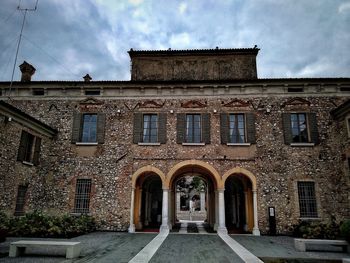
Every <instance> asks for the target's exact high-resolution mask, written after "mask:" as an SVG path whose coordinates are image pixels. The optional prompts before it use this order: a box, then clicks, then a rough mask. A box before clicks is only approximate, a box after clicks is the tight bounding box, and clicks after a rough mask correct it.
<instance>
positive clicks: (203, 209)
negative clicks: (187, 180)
mask: <svg viewBox="0 0 350 263" xmlns="http://www.w3.org/2000/svg"><path fill="white" fill-rule="evenodd" d="M200 198H201V212H204V211H205V192H204V191H201V194H200Z"/></svg>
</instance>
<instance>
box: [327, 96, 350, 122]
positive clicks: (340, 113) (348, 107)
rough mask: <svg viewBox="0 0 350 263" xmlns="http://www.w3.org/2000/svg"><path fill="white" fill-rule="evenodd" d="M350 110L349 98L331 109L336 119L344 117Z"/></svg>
mask: <svg viewBox="0 0 350 263" xmlns="http://www.w3.org/2000/svg"><path fill="white" fill-rule="evenodd" d="M349 112H350V100H347V101H346V102H344V103H343V104H341V105H340V106H338V107H337V108H335V109H334V110H332V111H331V115H332V116H333V118H334V119H336V120H339V119H342V118H343V117H344V116H345V115H347V114H348V113H349Z"/></svg>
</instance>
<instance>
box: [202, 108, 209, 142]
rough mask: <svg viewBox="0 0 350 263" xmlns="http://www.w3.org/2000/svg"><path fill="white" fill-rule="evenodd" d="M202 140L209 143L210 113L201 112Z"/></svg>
mask: <svg viewBox="0 0 350 263" xmlns="http://www.w3.org/2000/svg"><path fill="white" fill-rule="evenodd" d="M202 136H203V138H202V141H203V142H204V143H205V144H210V113H203V114H202Z"/></svg>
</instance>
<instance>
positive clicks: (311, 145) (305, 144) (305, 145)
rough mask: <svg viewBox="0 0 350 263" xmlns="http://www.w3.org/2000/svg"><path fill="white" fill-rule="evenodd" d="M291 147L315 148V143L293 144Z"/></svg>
mask: <svg viewBox="0 0 350 263" xmlns="http://www.w3.org/2000/svg"><path fill="white" fill-rule="evenodd" d="M290 146H292V147H314V146H315V144H314V143H313V142H306V143H291V144H290Z"/></svg>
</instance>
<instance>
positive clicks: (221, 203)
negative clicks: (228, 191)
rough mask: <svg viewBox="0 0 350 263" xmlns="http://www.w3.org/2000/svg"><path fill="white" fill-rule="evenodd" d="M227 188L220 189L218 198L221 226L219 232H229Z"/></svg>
mask: <svg viewBox="0 0 350 263" xmlns="http://www.w3.org/2000/svg"><path fill="white" fill-rule="evenodd" d="M224 191H225V189H219V190H218V199H219V226H218V230H217V231H218V233H221V234H227V229H226V225H225V196H224Z"/></svg>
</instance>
